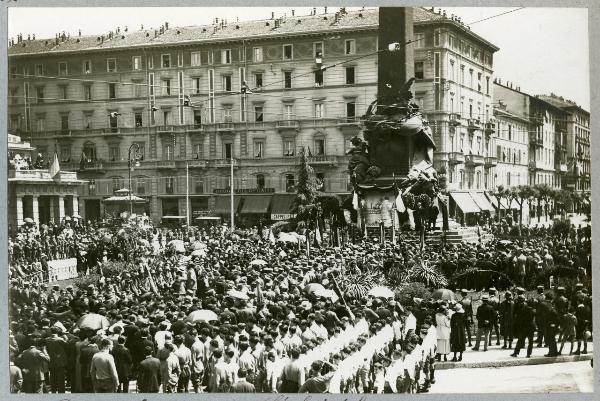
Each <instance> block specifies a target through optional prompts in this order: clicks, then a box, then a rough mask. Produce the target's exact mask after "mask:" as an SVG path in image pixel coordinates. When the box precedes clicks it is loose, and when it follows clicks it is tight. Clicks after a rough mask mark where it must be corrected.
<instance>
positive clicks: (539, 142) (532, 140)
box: [529, 134, 544, 148]
mask: <svg viewBox="0 0 600 401" xmlns="http://www.w3.org/2000/svg"><path fill="white" fill-rule="evenodd" d="M529 146H533V147H538V148H541V147H543V146H544V141H543V139H542V138H538V137H537V135H535V134H533V135H529Z"/></svg>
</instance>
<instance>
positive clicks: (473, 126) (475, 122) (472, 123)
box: [467, 118, 481, 131]
mask: <svg viewBox="0 0 600 401" xmlns="http://www.w3.org/2000/svg"><path fill="white" fill-rule="evenodd" d="M467 129H468V130H470V131H474V130H478V129H481V120H479V119H478V118H469V120H468V125H467Z"/></svg>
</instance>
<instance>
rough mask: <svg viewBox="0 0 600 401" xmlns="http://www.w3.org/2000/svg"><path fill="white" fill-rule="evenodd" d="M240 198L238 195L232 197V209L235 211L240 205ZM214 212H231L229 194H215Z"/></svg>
mask: <svg viewBox="0 0 600 401" xmlns="http://www.w3.org/2000/svg"><path fill="white" fill-rule="evenodd" d="M241 199H242V197H241V196H239V195H234V197H233V211H234V213H235V212H237V209H238V207H239V206H240V200H241ZM213 212H214V213H215V214H229V213H231V199H230V195H223V196H215V208H214V210H213Z"/></svg>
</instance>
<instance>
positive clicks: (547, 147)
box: [494, 80, 567, 189]
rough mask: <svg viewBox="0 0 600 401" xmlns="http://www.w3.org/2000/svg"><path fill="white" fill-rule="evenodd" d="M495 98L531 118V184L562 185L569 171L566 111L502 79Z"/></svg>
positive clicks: (514, 111)
mask: <svg viewBox="0 0 600 401" xmlns="http://www.w3.org/2000/svg"><path fill="white" fill-rule="evenodd" d="M494 101H495V102H498V103H500V102H502V104H504V105H506V107H507V108H508V110H511V112H512V114H514V115H516V116H518V117H521V118H524V119H526V120H528V121H529V129H528V131H529V138H528V140H529V154H528V162H529V182H528V184H529V185H535V184H547V185H549V186H551V187H553V188H557V189H558V188H561V182H562V178H563V177H564V175H565V174H566V171H567V167H566V137H567V136H566V128H565V127H566V123H565V122H566V113H565V112H564V111H563V110H561V109H559V108H558V107H555V106H553V105H552V104H550V103H548V102H546V101H544V100H542V99H540V98H538V97H535V96H531V95H529V94H527V93H524V92H522V91H521V90H520V87H518V86H516V85H514V84H511V83H502V82H501V81H500V80H496V82H494ZM563 144H564V146H563Z"/></svg>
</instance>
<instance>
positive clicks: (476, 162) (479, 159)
mask: <svg viewBox="0 0 600 401" xmlns="http://www.w3.org/2000/svg"><path fill="white" fill-rule="evenodd" d="M483 163H484V158H483V156H481V155H467V157H466V158H465V164H466V165H468V166H473V167H477V166H482V165H483Z"/></svg>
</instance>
